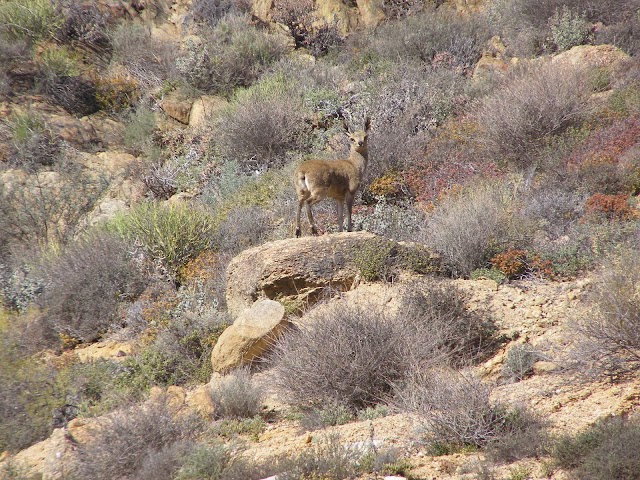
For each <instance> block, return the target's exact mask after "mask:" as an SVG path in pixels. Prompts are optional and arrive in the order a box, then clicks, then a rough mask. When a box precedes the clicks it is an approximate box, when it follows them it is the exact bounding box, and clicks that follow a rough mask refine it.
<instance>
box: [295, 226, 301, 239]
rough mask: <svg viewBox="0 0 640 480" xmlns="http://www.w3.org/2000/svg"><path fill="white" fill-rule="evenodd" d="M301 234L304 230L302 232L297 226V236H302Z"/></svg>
mask: <svg viewBox="0 0 640 480" xmlns="http://www.w3.org/2000/svg"><path fill="white" fill-rule="evenodd" d="M300 235H302V232H300V229H299V228H296V238H300Z"/></svg>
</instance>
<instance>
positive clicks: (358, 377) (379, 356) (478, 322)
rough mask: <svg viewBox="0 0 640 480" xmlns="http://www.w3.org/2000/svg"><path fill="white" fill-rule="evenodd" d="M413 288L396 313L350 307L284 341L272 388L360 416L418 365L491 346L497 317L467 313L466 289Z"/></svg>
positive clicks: (324, 315)
mask: <svg viewBox="0 0 640 480" xmlns="http://www.w3.org/2000/svg"><path fill="white" fill-rule="evenodd" d="M413 289H415V290H416V292H415V293H412V294H408V295H407V297H406V299H405V304H404V306H403V313H402V314H398V315H397V316H396V315H393V316H391V315H388V314H385V313H384V312H383V311H381V310H380V308H379V307H376V306H374V305H369V306H367V307H366V308H365V307H354V306H351V305H348V304H346V303H344V304H341V305H336V306H332V307H328V308H327V310H326V311H324V312H320V313H317V314H316V315H314V316H313V318H311V319H309V320H308V321H307V322H306V323H305V325H304V326H302V327H301V328H300V329H299V330H297V331H293V332H291V333H289V334H288V335H287V336H285V337H284V338H283V339H282V340H281V341H280V342H279V343H278V345H277V347H276V350H275V353H274V355H273V357H272V359H271V362H272V363H273V379H272V382H273V383H272V384H273V387H274V388H275V389H276V390H277V391H278V392H279V393H281V394H282V395H283V396H284V397H285V398H286V399H287V400H288V401H290V402H291V403H292V404H294V405H301V406H308V407H319V406H324V407H326V406H327V405H332V406H335V407H336V408H337V407H338V406H344V407H347V409H351V410H352V411H353V412H355V411H357V410H361V409H364V408H366V407H371V406H374V405H376V404H380V403H384V402H385V401H386V400H388V399H389V398H391V397H392V396H393V389H394V386H395V385H397V384H401V383H403V382H404V381H406V379H407V378H408V375H409V374H410V372H411V371H412V370H413V369H415V368H420V369H422V368H427V367H429V366H430V365H434V364H437V363H441V362H445V363H451V364H456V363H458V364H459V363H462V362H463V361H464V360H465V359H466V360H467V361H471V360H473V359H474V358H478V356H480V355H481V354H482V353H483V352H486V351H487V350H488V349H489V348H491V344H492V342H491V340H492V333H493V332H492V327H491V322H490V319H489V318H487V317H483V315H482V313H471V312H468V311H467V310H466V309H465V308H464V306H463V298H464V297H463V294H462V293H461V292H460V291H458V290H457V289H455V288H452V287H451V286H450V285H439V284H437V283H435V282H434V283H430V282H427V283H425V284H422V285H420V284H416V285H414V286H413V287H412V288H411V290H413ZM318 362H321V363H318Z"/></svg>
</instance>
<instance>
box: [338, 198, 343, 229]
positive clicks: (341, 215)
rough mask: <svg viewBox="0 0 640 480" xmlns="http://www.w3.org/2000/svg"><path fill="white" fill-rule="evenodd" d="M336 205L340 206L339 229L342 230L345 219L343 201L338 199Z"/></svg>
mask: <svg viewBox="0 0 640 480" xmlns="http://www.w3.org/2000/svg"><path fill="white" fill-rule="evenodd" d="M336 206H337V207H338V231H339V232H341V231H342V228H343V227H342V220H343V216H344V215H343V210H342V208H343V207H342V201H341V200H336Z"/></svg>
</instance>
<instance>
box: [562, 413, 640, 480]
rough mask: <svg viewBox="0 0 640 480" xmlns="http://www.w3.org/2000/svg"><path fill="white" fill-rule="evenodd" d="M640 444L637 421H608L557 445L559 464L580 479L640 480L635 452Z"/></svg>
mask: <svg viewBox="0 0 640 480" xmlns="http://www.w3.org/2000/svg"><path fill="white" fill-rule="evenodd" d="M638 442H640V425H639V424H638V418H637V417H635V416H634V417H631V418H628V419H626V418H622V417H612V418H605V419H602V420H600V421H598V422H596V423H595V424H594V425H592V426H590V427H588V428H587V429H585V430H583V431H582V432H579V433H577V434H576V435H572V436H564V437H561V438H559V439H558V440H557V442H556V443H555V445H554V447H553V449H552V454H553V457H554V460H555V461H556V464H557V465H558V466H560V467H562V468H564V469H567V470H570V471H571V472H572V473H573V475H575V477H576V478H578V479H585V480H586V479H593V480H604V479H608V478H619V479H620V480H632V479H634V478H637V472H638V469H639V468H640V464H639V463H638V457H637V455H635V454H634V453H633V452H634V451H635V449H637V447H638Z"/></svg>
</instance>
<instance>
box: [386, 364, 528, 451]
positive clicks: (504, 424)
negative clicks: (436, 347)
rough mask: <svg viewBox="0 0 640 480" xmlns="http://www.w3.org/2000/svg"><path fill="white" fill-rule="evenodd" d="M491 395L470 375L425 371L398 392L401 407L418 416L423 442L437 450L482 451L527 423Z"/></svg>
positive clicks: (420, 372)
mask: <svg viewBox="0 0 640 480" xmlns="http://www.w3.org/2000/svg"><path fill="white" fill-rule="evenodd" d="M490 393H491V389H490V387H489V386H488V385H487V384H484V383H483V382H482V381H481V380H480V379H479V378H477V377H475V376H474V375H472V374H470V373H467V372H456V371H454V370H449V369H431V370H422V371H419V372H416V373H414V375H413V376H412V378H411V379H410V381H409V382H408V383H407V385H406V386H405V387H404V388H403V389H402V391H401V392H399V395H398V406H399V408H400V409H401V410H403V411H406V412H408V413H411V414H413V415H415V416H416V419H417V421H418V424H419V426H420V429H421V432H422V435H423V439H424V440H426V441H427V442H428V443H430V444H431V446H432V447H434V448H436V449H442V448H445V449H450V448H451V446H456V447H458V448H459V447H464V446H474V447H483V446H486V445H487V444H489V443H491V442H494V441H497V440H498V439H500V438H502V437H504V438H505V439H507V437H508V436H509V435H510V434H511V433H512V432H513V431H514V429H515V430H517V429H522V428H525V423H528V422H523V410H522V409H520V408H516V407H508V406H506V405H503V404H500V403H496V402H494V401H491V400H490V398H489V395H490ZM521 422H522V423H521Z"/></svg>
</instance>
